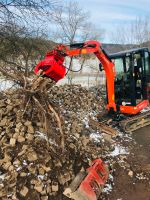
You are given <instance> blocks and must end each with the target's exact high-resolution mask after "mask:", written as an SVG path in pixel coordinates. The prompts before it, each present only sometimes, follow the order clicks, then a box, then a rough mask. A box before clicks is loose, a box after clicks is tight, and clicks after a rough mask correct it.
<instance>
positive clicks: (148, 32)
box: [111, 17, 150, 48]
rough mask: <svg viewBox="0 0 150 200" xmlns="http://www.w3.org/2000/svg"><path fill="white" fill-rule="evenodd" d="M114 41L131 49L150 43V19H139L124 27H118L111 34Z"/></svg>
mask: <svg viewBox="0 0 150 200" xmlns="http://www.w3.org/2000/svg"><path fill="white" fill-rule="evenodd" d="M111 38H112V41H113V42H114V43H116V44H123V45H126V44H128V45H127V46H125V48H126V47H129V45H130V44H131V48H132V47H133V45H137V46H140V47H141V46H143V44H144V45H145V44H146V43H147V42H148V41H150V20H149V18H148V17H145V18H141V17H137V18H136V19H135V21H132V22H130V23H129V24H125V25H122V26H118V27H117V28H116V30H115V31H114V32H113V33H111Z"/></svg>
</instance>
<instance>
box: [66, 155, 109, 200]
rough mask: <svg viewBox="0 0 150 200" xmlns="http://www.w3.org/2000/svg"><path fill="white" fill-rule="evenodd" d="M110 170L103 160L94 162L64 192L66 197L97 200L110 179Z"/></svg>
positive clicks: (77, 199) (79, 199) (76, 199)
mask: <svg viewBox="0 0 150 200" xmlns="http://www.w3.org/2000/svg"><path fill="white" fill-rule="evenodd" d="M108 175H109V170H108V167H107V165H106V164H104V163H103V161H102V160H101V159H96V160H94V161H93V162H92V165H91V167H89V168H88V169H87V170H86V171H85V170H81V171H80V172H79V174H78V175H77V176H76V177H75V179H74V180H73V181H72V183H71V184H70V186H69V187H68V188H66V190H65V191H64V195H65V196H67V197H69V198H71V199H74V200H97V199H98V198H99V196H100V194H101V192H102V189H103V187H104V185H105V182H106V181H107V179H108Z"/></svg>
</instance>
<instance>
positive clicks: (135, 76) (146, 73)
mask: <svg viewBox="0 0 150 200" xmlns="http://www.w3.org/2000/svg"><path fill="white" fill-rule="evenodd" d="M110 58H111V60H112V61H113V62H114V65H115V70H116V76H115V103H116V105H117V106H118V107H119V106H136V105H138V104H140V102H142V101H143V100H148V99H149V100H150V53H149V51H148V48H139V49H133V50H129V51H124V52H119V53H115V54H111V55H110Z"/></svg>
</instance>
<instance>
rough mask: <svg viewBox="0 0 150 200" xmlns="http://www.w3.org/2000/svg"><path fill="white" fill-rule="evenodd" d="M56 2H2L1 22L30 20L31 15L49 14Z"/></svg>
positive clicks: (44, 0) (43, 0) (0, 7)
mask: <svg viewBox="0 0 150 200" xmlns="http://www.w3.org/2000/svg"><path fill="white" fill-rule="evenodd" d="M56 2H57V1H56V0H38V1H37V0H30V1H29V0H10V1H8V0H1V1H0V22H1V23H3V22H7V21H10V20H11V21H12V20H15V21H16V20H22V21H24V20H26V21H28V20H29V15H32V17H35V16H36V17H38V16H41V15H42V14H46V13H48V12H49V9H51V8H52V6H54V5H55V4H56Z"/></svg>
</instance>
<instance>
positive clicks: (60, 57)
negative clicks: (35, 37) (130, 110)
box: [34, 40, 116, 111]
mask: <svg viewBox="0 0 150 200" xmlns="http://www.w3.org/2000/svg"><path fill="white" fill-rule="evenodd" d="M91 53H94V54H95V56H96V57H97V58H98V59H99V61H100V63H101V64H102V65H103V68H104V71H105V75H106V83H107V98H108V104H107V109H108V110H114V111H116V104H115V95H114V94H115V91H114V79H115V68H114V64H113V63H112V61H111V60H110V59H109V57H108V56H107V54H106V53H105V51H104V50H103V49H102V48H101V44H100V43H99V42H97V41H93V40H91V41H87V42H85V43H75V44H71V45H68V46H65V45H62V44H61V45H58V46H57V47H56V48H55V49H54V50H52V51H49V52H48V53H47V54H46V57H45V59H44V60H42V61H41V62H40V63H39V64H38V65H37V66H36V68H35V70H34V72H35V73H38V71H39V70H42V71H43V75H44V76H46V77H48V78H51V79H53V80H54V81H56V82H57V81H59V80H61V79H62V78H64V77H65V75H66V67H65V66H64V65H63V62H64V59H65V57H66V56H69V57H73V56H78V55H83V54H91Z"/></svg>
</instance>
